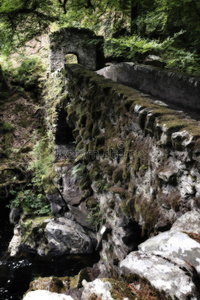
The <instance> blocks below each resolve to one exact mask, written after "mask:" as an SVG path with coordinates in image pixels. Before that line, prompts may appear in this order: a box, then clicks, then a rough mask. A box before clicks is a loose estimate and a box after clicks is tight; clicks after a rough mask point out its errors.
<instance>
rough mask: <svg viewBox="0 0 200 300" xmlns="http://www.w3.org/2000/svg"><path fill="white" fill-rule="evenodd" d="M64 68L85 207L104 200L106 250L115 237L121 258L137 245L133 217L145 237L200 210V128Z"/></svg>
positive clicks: (92, 76)
mask: <svg viewBox="0 0 200 300" xmlns="http://www.w3.org/2000/svg"><path fill="white" fill-rule="evenodd" d="M65 72H66V76H67V78H68V105H67V106H66V110H67V111H68V120H69V121H70V120H72V119H73V122H74V124H75V128H76V143H77V146H76V164H81V165H83V166H85V167H84V168H83V169H84V171H83V174H82V175H81V176H82V180H81V184H80V188H81V189H82V190H84V191H85V193H86V195H89V197H86V199H85V203H86V207H88V208H89V203H90V201H92V200H94V199H96V201H97V203H99V205H100V208H99V209H100V211H101V214H102V216H101V218H100V220H97V221H98V222H99V224H101V222H102V223H104V221H103V220H106V221H105V223H106V226H105V231H108V232H109V233H108V234H106V236H107V238H106V239H107V242H106V241H105V242H104V243H103V245H104V246H103V251H102V253H103V254H102V255H104V258H105V257H106V253H107V252H108V251H109V247H110V245H114V249H113V251H114V254H112V258H113V259H115V258H116V259H117V260H119V259H122V258H123V256H124V255H125V254H126V253H127V252H128V251H130V249H133V248H134V247H136V244H137V238H136V237H135V238H134V235H135V236H137V234H138V232H139V229H138V228H137V226H136V224H139V226H140V228H141V230H142V236H143V237H147V236H149V235H150V234H152V233H154V234H156V233H158V232H160V231H165V230H168V229H170V228H171V226H172V224H173V223H174V222H175V221H176V220H177V219H178V218H179V217H180V216H181V215H183V214H184V213H186V212H187V211H190V210H193V209H194V210H197V211H199V209H200V205H199V196H200V174H199V163H200V161H199V153H200V139H199V138H200V128H199V126H198V123H197V122H196V121H194V120H192V119H190V118H188V117H186V115H184V113H183V112H180V111H175V110H172V109H170V108H169V107H167V106H166V105H165V104H164V103H162V102H160V101H154V100H152V99H151V98H148V97H147V96H146V95H143V94H142V93H140V92H138V91H136V90H134V89H132V88H129V87H126V86H122V85H119V84H116V83H114V82H111V81H109V80H106V79H104V78H102V77H100V76H98V75H95V74H94V73H93V72H90V71H87V70H85V69H82V68H81V67H80V66H78V65H77V66H75V65H68V66H66V68H65ZM94 203H95V202H94ZM100 211H99V214H100ZM94 215H95V214H94Z"/></svg>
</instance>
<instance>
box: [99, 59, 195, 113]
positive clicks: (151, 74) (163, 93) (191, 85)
mask: <svg viewBox="0 0 200 300" xmlns="http://www.w3.org/2000/svg"><path fill="white" fill-rule="evenodd" d="M97 73H98V74H100V75H103V76H104V77H105V78H109V79H112V80H114V81H117V82H119V83H125V84H128V85H130V86H132V87H134V88H137V89H139V90H141V91H143V92H145V93H149V94H151V95H153V96H154V97H158V98H160V99H163V100H167V101H169V102H172V103H174V104H177V105H179V106H180V107H187V108H192V109H193V110H195V111H196V110H200V104H199V94H200V80H199V78H195V77H189V76H187V75H181V74H175V73H173V72H170V71H166V70H163V69H159V68H156V67H153V66H145V65H138V64H135V63H131V62H123V63H119V64H116V65H111V66H109V67H106V68H103V69H101V70H99V71H98V72H97Z"/></svg>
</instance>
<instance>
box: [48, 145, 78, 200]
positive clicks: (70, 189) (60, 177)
mask: <svg viewBox="0 0 200 300" xmlns="http://www.w3.org/2000/svg"><path fill="white" fill-rule="evenodd" d="M67 148H68V147H67ZM68 150H69V148H68ZM71 151H72V150H71ZM73 151H74V152H73V153H75V150H74V149H73ZM70 153H71V152H70ZM68 155H70V154H68ZM68 159H69V158H68ZM53 169H54V171H55V172H56V176H55V178H54V184H55V186H56V187H57V188H58V189H59V191H60V194H61V195H62V198H63V200H65V202H66V204H67V205H77V204H79V202H80V199H81V196H82V195H83V191H81V190H80V189H79V187H78V184H79V181H78V180H77V178H76V177H75V176H74V175H73V173H72V172H73V165H72V164H71V163H69V162H68V160H67V162H65V161H64V162H62V161H61V162H58V163H57V164H54V167H53Z"/></svg>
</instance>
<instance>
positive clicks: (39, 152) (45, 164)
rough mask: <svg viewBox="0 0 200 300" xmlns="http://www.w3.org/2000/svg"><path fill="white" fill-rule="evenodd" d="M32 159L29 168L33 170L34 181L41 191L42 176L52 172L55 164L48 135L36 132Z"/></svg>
mask: <svg viewBox="0 0 200 300" xmlns="http://www.w3.org/2000/svg"><path fill="white" fill-rule="evenodd" d="M33 142H34V147H33V150H32V152H31V155H32V158H33V159H32V161H31V162H30V164H29V167H28V169H29V170H31V171H32V172H33V178H32V183H33V184H34V185H35V186H36V187H37V188H38V189H39V190H40V191H41V190H42V178H43V177H44V176H47V175H48V174H49V173H50V170H51V167H52V164H53V150H52V149H51V146H50V145H49V144H48V140H47V138H46V137H39V135H38V133H37V132H35V136H34V141H33Z"/></svg>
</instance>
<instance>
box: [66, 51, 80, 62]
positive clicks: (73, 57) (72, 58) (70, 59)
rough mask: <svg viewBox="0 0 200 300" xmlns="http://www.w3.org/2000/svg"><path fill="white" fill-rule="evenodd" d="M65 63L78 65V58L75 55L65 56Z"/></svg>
mask: <svg viewBox="0 0 200 300" xmlns="http://www.w3.org/2000/svg"><path fill="white" fill-rule="evenodd" d="M65 63H66V64H78V63H79V62H78V56H77V55H76V54H74V53H68V54H67V55H66V56H65Z"/></svg>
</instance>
